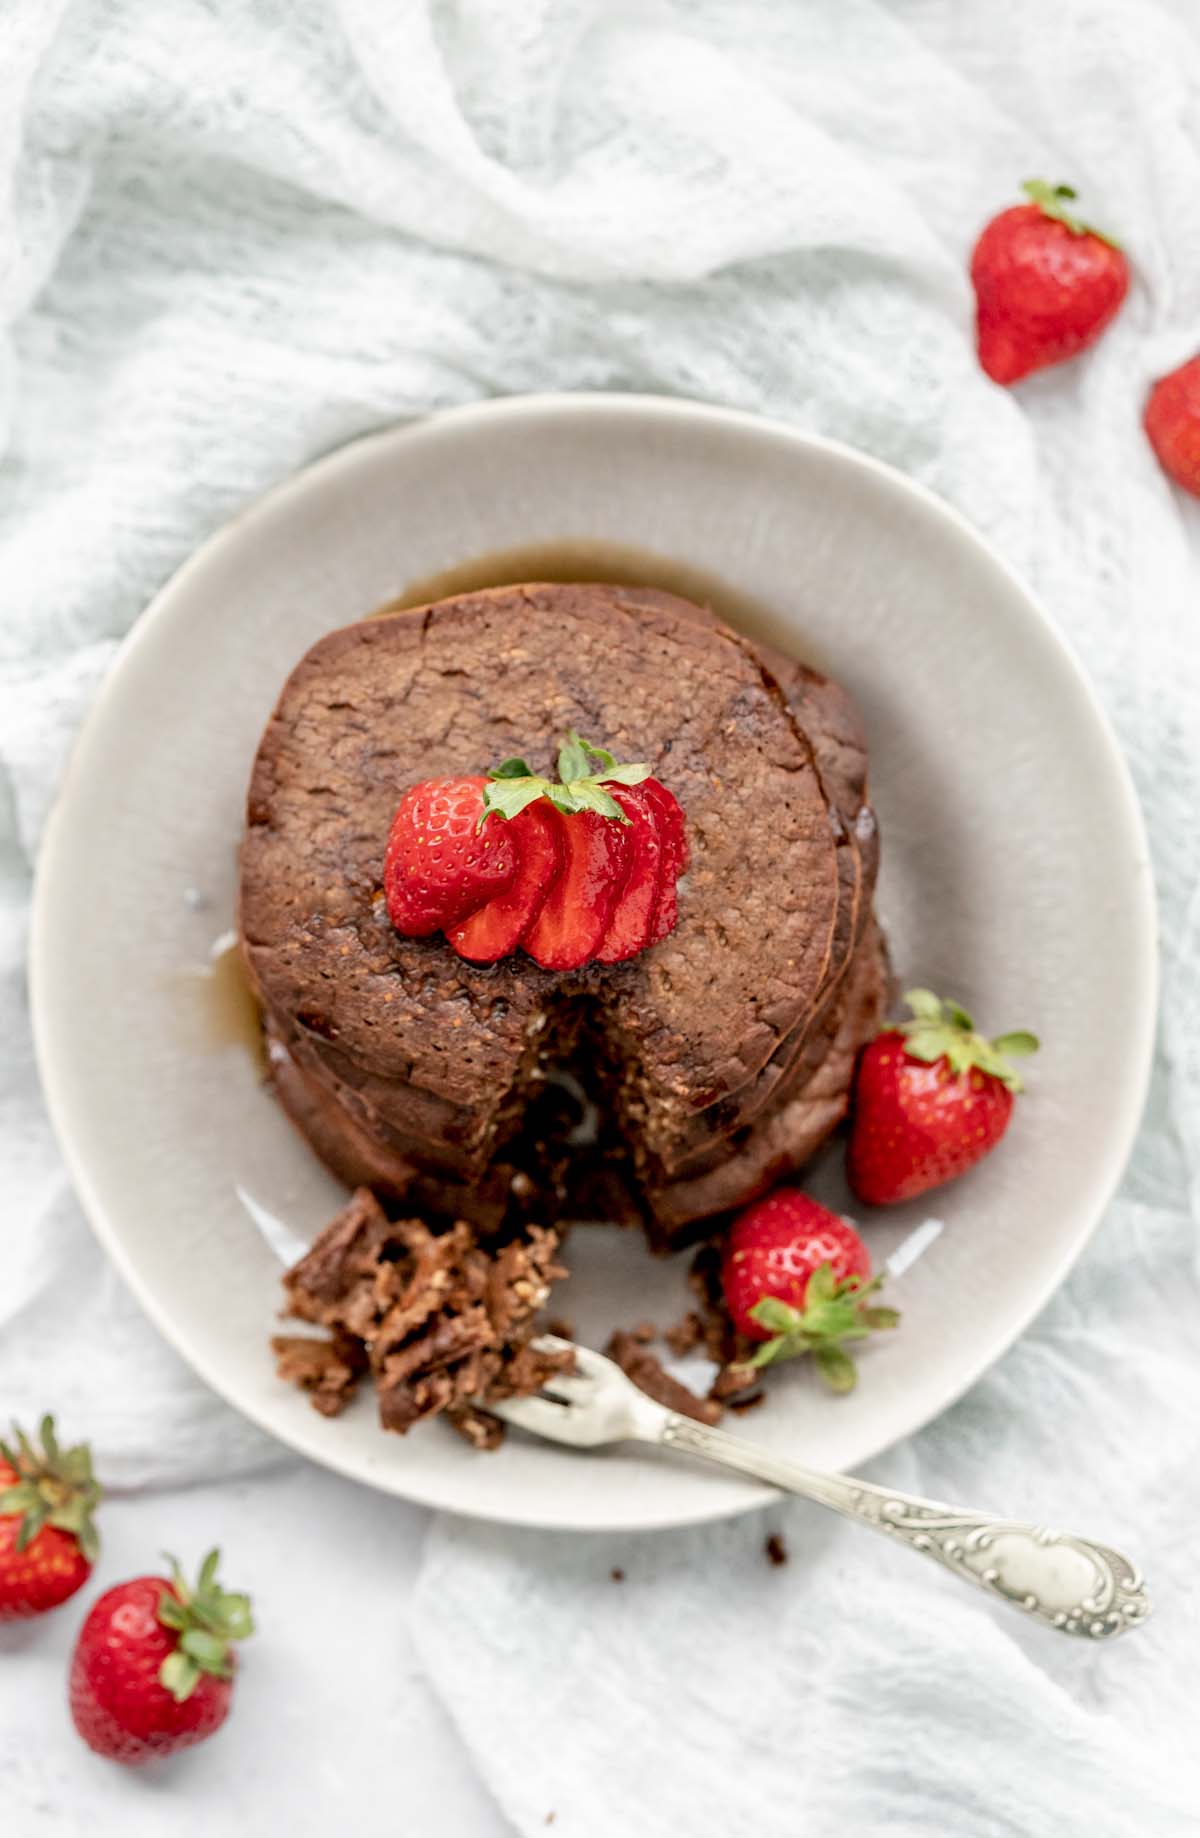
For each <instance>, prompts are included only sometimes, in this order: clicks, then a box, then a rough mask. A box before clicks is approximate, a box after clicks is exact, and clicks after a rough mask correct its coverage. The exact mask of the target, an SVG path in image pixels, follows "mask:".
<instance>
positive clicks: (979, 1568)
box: [659, 1415, 1150, 1640]
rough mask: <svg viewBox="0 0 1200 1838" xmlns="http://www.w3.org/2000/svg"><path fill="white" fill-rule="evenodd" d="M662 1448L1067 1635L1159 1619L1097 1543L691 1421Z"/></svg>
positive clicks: (1129, 1574) (1122, 1564) (674, 1425)
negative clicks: (925, 1495) (839, 1522)
mask: <svg viewBox="0 0 1200 1838" xmlns="http://www.w3.org/2000/svg"><path fill="white" fill-rule="evenodd" d="M659 1440H660V1441H661V1442H662V1443H664V1444H665V1445H666V1446H667V1447H668V1448H673V1449H679V1450H682V1451H686V1452H687V1453H688V1454H690V1455H701V1456H703V1457H704V1458H705V1460H707V1461H713V1462H719V1463H720V1464H721V1465H722V1466H723V1467H726V1468H735V1469H736V1470H737V1471H738V1473H740V1474H749V1475H753V1476H754V1477H755V1479H757V1480H761V1481H768V1482H769V1483H770V1484H771V1485H772V1486H774V1487H782V1488H784V1489H785V1490H786V1491H787V1492H788V1493H797V1494H801V1495H802V1496H803V1497H804V1498H806V1499H810V1500H817V1501H819V1502H820V1504H821V1505H822V1506H828V1507H831V1508H832V1509H833V1511H834V1512H837V1513H841V1514H842V1515H843V1517H844V1518H847V1519H855V1520H857V1521H858V1523H859V1524H860V1525H869V1526H872V1527H873V1528H874V1529H875V1530H876V1531H879V1532H887V1533H889V1534H890V1535H891V1536H892V1537H893V1538H898V1539H899V1540H900V1542H901V1543H902V1544H906V1545H908V1547H909V1549H910V1550H913V1551H919V1552H920V1553H921V1555H922V1556H924V1557H931V1558H932V1559H933V1560H934V1562H935V1563H939V1564H941V1565H942V1567H943V1569H946V1570H949V1571H951V1572H952V1573H953V1574H954V1575H955V1576H960V1577H962V1579H963V1581H964V1582H968V1583H974V1584H975V1586H976V1587H977V1588H979V1589H985V1590H987V1591H988V1593H989V1594H991V1595H994V1596H998V1597H999V1598H1000V1599H1001V1600H1002V1601H1004V1602H1008V1603H1010V1604H1011V1605H1012V1606H1013V1607H1014V1608H1019V1609H1023V1610H1024V1612H1025V1613H1026V1614H1028V1615H1032V1616H1033V1618H1034V1619H1035V1620H1037V1621H1041V1622H1043V1623H1044V1625H1045V1626H1047V1627H1053V1628H1057V1629H1058V1630H1059V1631H1060V1632H1061V1633H1064V1634H1082V1635H1084V1636H1086V1637H1087V1638H1089V1639H1092V1640H1104V1639H1108V1638H1110V1637H1111V1636H1112V1635H1115V1634H1123V1633H1124V1632H1125V1631H1126V1629H1127V1628H1131V1627H1137V1626H1138V1624H1139V1622H1142V1621H1144V1620H1145V1618H1146V1616H1147V1615H1148V1614H1149V1612H1150V1604H1149V1601H1148V1600H1147V1597H1146V1591H1145V1589H1144V1587H1143V1585H1142V1579H1141V1577H1140V1575H1139V1574H1138V1572H1137V1571H1136V1570H1135V1568H1134V1566H1133V1565H1132V1564H1131V1563H1130V1561H1129V1559H1128V1558H1127V1557H1123V1556H1122V1555H1121V1553H1120V1552H1119V1551H1114V1550H1113V1549H1112V1547H1111V1546H1110V1545H1106V1544H1097V1543H1096V1542H1095V1541H1094V1540H1093V1539H1091V1538H1080V1537H1078V1536H1076V1534H1074V1533H1073V1532H1056V1531H1051V1530H1049V1529H1048V1528H1046V1527H1044V1526H1038V1525H1023V1524H1021V1522H1020V1521H1019V1520H1015V1519H996V1518H992V1517H989V1515H987V1514H986V1513H978V1512H969V1511H966V1510H964V1509H963V1508H962V1507H961V1506H943V1505H941V1504H940V1503H939V1502H938V1501H937V1500H921V1499H917V1498H915V1497H914V1496H912V1495H911V1494H903V1493H897V1492H896V1491H895V1490H894V1489H891V1490H889V1489H887V1488H883V1487H873V1486H872V1485H871V1483H870V1482H869V1481H858V1480H855V1479H854V1478H853V1477H852V1476H849V1475H837V1474H818V1473H816V1472H814V1471H813V1470H812V1469H809V1468H804V1467H802V1466H801V1465H800V1464H799V1463H798V1462H791V1461H785V1460H783V1459H781V1458H780V1457H779V1456H777V1455H773V1454H770V1453H769V1452H768V1451H767V1450H765V1449H756V1448H753V1447H751V1446H750V1445H749V1444H748V1443H744V1442H742V1441H740V1440H739V1439H738V1438H737V1437H735V1436H729V1435H727V1434H726V1433H725V1431H724V1430H716V1429H709V1428H708V1427H707V1425H705V1424H702V1423H695V1422H693V1421H692V1419H691V1418H690V1417H679V1416H675V1415H670V1416H668V1417H667V1419H666V1421H665V1423H663V1424H662V1427H661V1430H660V1433H659Z"/></svg>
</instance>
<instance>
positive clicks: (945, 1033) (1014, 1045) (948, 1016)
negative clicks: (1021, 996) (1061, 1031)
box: [890, 989, 1040, 1092]
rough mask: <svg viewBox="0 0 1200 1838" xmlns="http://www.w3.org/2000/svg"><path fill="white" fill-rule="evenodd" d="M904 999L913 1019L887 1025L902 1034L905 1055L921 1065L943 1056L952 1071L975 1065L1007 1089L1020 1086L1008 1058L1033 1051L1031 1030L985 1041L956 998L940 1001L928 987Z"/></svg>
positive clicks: (1036, 1043) (1036, 1042)
mask: <svg viewBox="0 0 1200 1838" xmlns="http://www.w3.org/2000/svg"><path fill="white" fill-rule="evenodd" d="M904 1000H905V1001H906V1002H907V1003H908V1006H909V1007H910V1008H911V1009H912V1012H913V1019H912V1020H911V1021H901V1022H899V1023H898V1024H897V1023H891V1024H890V1025H891V1026H892V1027H894V1028H896V1029H897V1031H898V1032H899V1033H901V1034H903V1035H904V1047H905V1051H906V1052H907V1053H908V1054H909V1055H910V1056H911V1058H913V1059H919V1060H922V1061H924V1062H925V1064H927V1065H933V1063H934V1062H935V1061H936V1060H939V1059H944V1060H946V1061H947V1063H948V1064H949V1066H950V1069H951V1071H952V1072H955V1073H964V1072H970V1071H971V1070H972V1069H973V1068H977V1069H978V1070H979V1071H980V1072H986V1073H988V1074H989V1076H990V1077H992V1078H994V1079H999V1081H1000V1083H1001V1084H1002V1085H1007V1087H1008V1089H1009V1090H1010V1091H1013V1092H1017V1091H1023V1090H1024V1089H1025V1087H1024V1084H1023V1082H1022V1080H1021V1076H1020V1074H1019V1073H1018V1072H1017V1070H1016V1068H1015V1067H1014V1066H1013V1065H1011V1064H1010V1061H1011V1060H1013V1059H1020V1058H1023V1057H1024V1056H1025V1055H1027V1054H1029V1053H1036V1052H1037V1050H1038V1047H1039V1045H1040V1042H1039V1040H1038V1037H1037V1035H1036V1034H1030V1033H1027V1032H1026V1031H1025V1030H1024V1029H1018V1030H1016V1031H1015V1032H1013V1033H1010V1034H1000V1035H998V1036H997V1038H996V1039H995V1040H988V1039H987V1038H986V1036H985V1035H983V1034H977V1033H976V1031H975V1023H974V1022H973V1021H972V1019H971V1017H970V1015H968V1013H967V1011H966V1009H965V1008H963V1007H962V1006H961V1005H960V1004H959V1003H958V1002H943V1001H942V999H941V997H940V996H935V995H934V993H933V991H932V990H931V989H910V990H909V992H908V994H907V995H906V996H905V998H904Z"/></svg>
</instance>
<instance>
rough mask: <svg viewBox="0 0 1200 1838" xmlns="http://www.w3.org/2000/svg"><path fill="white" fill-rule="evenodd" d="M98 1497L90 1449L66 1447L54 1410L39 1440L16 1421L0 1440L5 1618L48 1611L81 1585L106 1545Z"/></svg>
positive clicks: (1, 1603) (1, 1617)
mask: <svg viewBox="0 0 1200 1838" xmlns="http://www.w3.org/2000/svg"><path fill="white" fill-rule="evenodd" d="M99 1501H100V1487H99V1485H98V1483H97V1481H96V1479H95V1476H94V1475H93V1473H92V1458H91V1454H90V1452H89V1450H88V1449H87V1447H86V1445H85V1444H83V1443H78V1444H76V1446H75V1447H74V1448H71V1449H60V1448H59V1445H58V1439H57V1437H56V1436H55V1433H54V1418H53V1417H51V1416H45V1417H43V1418H42V1422H41V1426H40V1430H39V1439H38V1442H37V1443H34V1442H31V1441H30V1439H29V1437H28V1436H27V1435H26V1434H25V1432H24V1431H23V1430H21V1429H16V1428H14V1431H13V1440H12V1441H11V1442H2V1441H0V1621H17V1620H26V1619H28V1618H30V1617H32V1616H34V1615H40V1614H44V1613H45V1612H46V1611H47V1609H51V1608H57V1607H58V1606H59V1604H60V1603H62V1602H65V1601H67V1600H68V1598H69V1597H71V1596H73V1595H74V1594H75V1592H76V1590H77V1589H81V1588H82V1587H83V1585H84V1583H86V1581H87V1579H88V1577H89V1576H90V1575H91V1573H92V1566H93V1564H94V1563H95V1561H96V1557H97V1555H98V1553H99V1549H100V1540H99V1538H98V1537H97V1535H96V1528H95V1525H94V1524H93V1522H92V1514H93V1512H94V1511H95V1509H96V1507H97V1505H98V1504H99Z"/></svg>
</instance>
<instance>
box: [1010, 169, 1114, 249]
mask: <svg viewBox="0 0 1200 1838" xmlns="http://www.w3.org/2000/svg"><path fill="white" fill-rule="evenodd" d="M1021 190H1022V191H1023V192H1024V193H1025V195H1026V197H1027V198H1030V199H1031V200H1032V201H1033V203H1034V204H1036V205H1037V207H1038V209H1039V210H1040V211H1041V213H1042V215H1043V217H1051V218H1053V220H1054V222H1055V223H1062V224H1065V225H1066V227H1067V229H1068V230H1070V232H1071V234H1072V236H1098V237H1099V239H1100V241H1101V242H1102V243H1107V244H1108V245H1109V247H1110V248H1112V249H1119V248H1120V247H1121V245H1120V243H1119V242H1118V241H1117V239H1116V237H1115V236H1109V235H1107V234H1106V233H1105V231H1103V230H1098V229H1097V228H1096V226H1095V225H1094V224H1091V223H1084V222H1083V220H1082V219H1081V218H1079V217H1076V216H1074V215H1073V213H1072V212H1070V211H1068V210H1067V208H1066V205H1067V202H1068V201H1071V200H1074V199H1075V198H1077V197H1078V195H1079V194H1078V192H1077V191H1076V190H1075V187H1074V186H1073V185H1048V184H1047V183H1046V181H1045V179H1025V180H1024V181H1023V182H1022V185H1021Z"/></svg>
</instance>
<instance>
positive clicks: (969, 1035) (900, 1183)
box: [846, 989, 1038, 1206]
mask: <svg viewBox="0 0 1200 1838" xmlns="http://www.w3.org/2000/svg"><path fill="white" fill-rule="evenodd" d="M905 1001H906V1002H907V1003H908V1006H909V1007H910V1008H911V1009H912V1011H913V1019H912V1020H911V1021H905V1022H902V1023H900V1024H899V1025H897V1026H893V1027H889V1028H885V1029H884V1031H883V1033H881V1034H878V1035H877V1036H876V1038H875V1039H874V1040H873V1041H872V1042H871V1043H870V1045H869V1046H868V1047H866V1048H864V1050H863V1053H862V1055H861V1057H860V1059H859V1063H858V1071H857V1073H856V1075H855V1084H854V1102H853V1125H852V1128H851V1134H850V1147H849V1150H848V1152H847V1155H846V1173H847V1175H848V1177H849V1180H850V1185H851V1187H852V1188H853V1189H854V1191H855V1193H856V1194H857V1195H858V1197H859V1199H860V1200H865V1201H866V1202H867V1204H868V1205H869V1206H886V1205H888V1204H890V1203H891V1202H892V1201H895V1200H911V1199H913V1198H914V1197H915V1195H917V1194H919V1193H926V1192H927V1191H928V1190H929V1188H931V1187H940V1186H941V1185H942V1184H943V1182H945V1181H952V1180H954V1179H955V1178H956V1176H958V1175H960V1174H965V1173H966V1171H967V1169H968V1168H972V1167H974V1165H975V1163H976V1162H977V1161H979V1160H980V1159H981V1158H982V1157H983V1156H985V1155H986V1154H987V1153H988V1151H989V1150H991V1149H994V1148H995V1146H996V1144H997V1143H998V1142H999V1141H1000V1138H1001V1137H1002V1136H1003V1134H1004V1132H1005V1130H1006V1129H1007V1128H1008V1122H1009V1118H1010V1117H1011V1115H1012V1107H1013V1096H1014V1093H1016V1092H1019V1091H1020V1090H1021V1088H1022V1087H1021V1080H1020V1078H1019V1077H1018V1076H1017V1073H1016V1072H1015V1070H1014V1069H1013V1067H1012V1066H1011V1065H1010V1063H1009V1061H1010V1059H1011V1058H1013V1057H1018V1056H1021V1055H1023V1054H1026V1053H1036V1052H1037V1047H1038V1042H1037V1039H1036V1037H1035V1036H1034V1035H1033V1034H1027V1033H1023V1032H1022V1033H1014V1034H1004V1035H1001V1037H1000V1038H999V1039H998V1040H986V1039H984V1037H983V1035H982V1034H977V1033H976V1032H975V1024H974V1022H973V1021H972V1020H971V1017H970V1015H968V1014H967V1012H966V1010H965V1009H962V1008H960V1007H959V1005H958V1003H957V1002H943V1001H941V1000H940V999H939V998H938V997H937V996H935V995H934V994H932V992H931V991H930V990H928V989H914V990H911V991H910V992H909V994H908V995H907V996H906V997H905Z"/></svg>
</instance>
